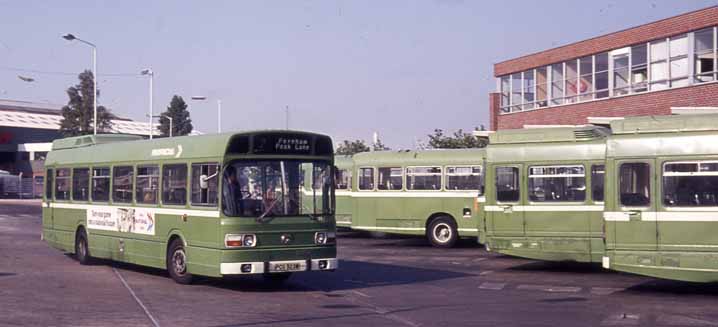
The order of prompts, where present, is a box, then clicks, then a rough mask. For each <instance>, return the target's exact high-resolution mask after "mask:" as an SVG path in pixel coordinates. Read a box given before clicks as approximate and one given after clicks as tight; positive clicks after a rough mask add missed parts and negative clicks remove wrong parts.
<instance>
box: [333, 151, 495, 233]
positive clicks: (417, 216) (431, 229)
mask: <svg viewBox="0 0 718 327" xmlns="http://www.w3.org/2000/svg"><path fill="white" fill-rule="evenodd" d="M485 154H486V152H485V151H484V150H483V149H460V150H458V149H457V150H426V151H408V150H407V151H376V152H364V153H359V154H355V155H354V156H352V157H351V162H349V158H342V159H341V160H342V161H341V164H340V166H338V169H337V180H338V185H339V186H338V187H337V192H338V193H339V194H341V195H340V196H339V198H340V200H338V201H339V203H341V206H339V207H338V210H339V211H340V212H342V213H343V215H342V224H341V225H340V226H344V227H350V228H351V229H353V230H364V231H376V232H384V233H394V234H408V235H425V236H426V237H427V238H428V239H429V241H430V242H431V244H432V245H434V246H437V247H451V246H453V245H454V243H455V242H456V240H457V239H458V238H460V237H471V238H476V237H479V239H482V237H481V235H480V234H482V232H483V226H482V222H483V219H481V217H483V214H482V212H481V209H480V203H481V202H483V201H484V197H483V176H484V175H483V172H484V158H485ZM337 162H339V159H337ZM342 178H343V181H341V182H340V181H339V180H341V179H342ZM481 204H483V203H481Z"/></svg>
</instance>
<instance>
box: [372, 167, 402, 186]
mask: <svg viewBox="0 0 718 327" xmlns="http://www.w3.org/2000/svg"><path fill="white" fill-rule="evenodd" d="M402 171H403V169H401V167H382V168H379V183H378V185H377V188H378V189H380V190H390V191H397V190H401V189H402V188H403V185H402V178H403V176H402Z"/></svg>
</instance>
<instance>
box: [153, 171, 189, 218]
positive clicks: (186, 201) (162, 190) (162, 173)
mask: <svg viewBox="0 0 718 327" xmlns="http://www.w3.org/2000/svg"><path fill="white" fill-rule="evenodd" d="M174 166H178V167H179V166H184V167H185V176H184V187H185V194H184V202H183V203H181V204H178V203H167V202H165V168H166V167H174ZM189 174H190V168H189V164H188V163H187V162H170V163H163V164H162V165H161V167H160V199H159V205H160V206H163V207H164V206H170V207H184V208H186V207H188V206H189V202H190V201H189V197H190V194H189V193H190V192H189V185H188V181H189V180H190V176H189Z"/></svg>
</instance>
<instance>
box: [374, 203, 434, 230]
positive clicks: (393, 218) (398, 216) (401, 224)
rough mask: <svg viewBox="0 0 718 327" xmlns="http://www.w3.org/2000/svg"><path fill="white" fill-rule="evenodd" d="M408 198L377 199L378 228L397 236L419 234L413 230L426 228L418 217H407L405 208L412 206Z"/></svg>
mask: <svg viewBox="0 0 718 327" xmlns="http://www.w3.org/2000/svg"><path fill="white" fill-rule="evenodd" d="M409 201H410V200H408V199H407V198H395V197H376V198H374V203H375V206H376V227H377V228H378V229H379V230H381V229H382V228H386V231H387V232H391V233H397V234H416V233H417V232H418V233H419V234H421V233H420V231H414V230H411V229H414V228H422V227H424V226H423V225H422V224H421V221H420V220H418V219H417V218H416V217H412V216H410V215H407V213H406V210H405V209H404V208H406V207H407V205H410V203H409Z"/></svg>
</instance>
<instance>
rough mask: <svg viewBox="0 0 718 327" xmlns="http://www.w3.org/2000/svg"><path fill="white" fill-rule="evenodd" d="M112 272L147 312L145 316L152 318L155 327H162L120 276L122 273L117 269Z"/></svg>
mask: <svg viewBox="0 0 718 327" xmlns="http://www.w3.org/2000/svg"><path fill="white" fill-rule="evenodd" d="M112 271H114V272H115V275H117V277H118V278H119V279H120V281H121V282H122V285H125V288H126V289H127V290H128V291H130V294H131V295H132V298H134V299H135V302H137V304H139V305H140V307H141V308H142V310H143V311H144V312H145V315H147V318H150V320H151V321H152V324H153V325H154V326H155V327H160V323H158V322H157V320H156V319H155V317H154V316H152V314H151V313H150V310H147V307H146V306H145V305H144V304H142V301H140V298H138V297H137V294H135V291H133V290H132V288H131V287H130V285H128V284H127V282H126V281H125V278H124V277H122V275H121V274H120V272H119V271H117V269H115V268H112Z"/></svg>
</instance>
